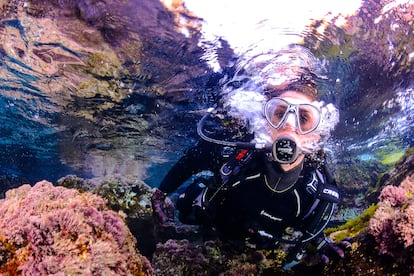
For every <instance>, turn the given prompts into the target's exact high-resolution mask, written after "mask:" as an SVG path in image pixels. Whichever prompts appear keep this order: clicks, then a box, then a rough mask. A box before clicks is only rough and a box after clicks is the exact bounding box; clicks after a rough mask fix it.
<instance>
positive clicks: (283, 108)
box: [264, 97, 321, 134]
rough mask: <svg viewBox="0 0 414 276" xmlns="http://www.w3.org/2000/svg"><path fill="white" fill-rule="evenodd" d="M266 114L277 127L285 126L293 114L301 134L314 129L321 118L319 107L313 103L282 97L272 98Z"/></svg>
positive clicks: (266, 107) (265, 108) (266, 106)
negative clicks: (290, 100)
mask: <svg viewBox="0 0 414 276" xmlns="http://www.w3.org/2000/svg"><path fill="white" fill-rule="evenodd" d="M264 115H265V117H266V120H267V121H268V122H269V124H270V125H271V126H272V127H274V128H275V129H279V128H281V127H283V126H284V125H285V124H286V123H287V122H288V119H289V118H290V117H291V116H290V115H293V117H294V123H295V125H296V128H297V129H298V130H299V133H300V134H307V133H310V132H312V131H314V130H315V129H316V128H317V127H318V125H319V122H320V120H321V112H320V110H319V108H317V107H316V106H314V105H312V104H293V103H290V102H288V101H286V100H285V99H282V98H277V97H276V98H272V99H271V100H269V101H268V102H267V103H266V105H265V107H264Z"/></svg>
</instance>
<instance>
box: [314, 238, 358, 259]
mask: <svg viewBox="0 0 414 276" xmlns="http://www.w3.org/2000/svg"><path fill="white" fill-rule="evenodd" d="M349 248H351V243H350V242H349V240H347V239H344V240H342V241H341V242H339V243H335V242H334V241H333V240H332V239H330V238H327V237H325V236H323V237H321V238H318V239H317V241H316V250H317V251H318V252H319V255H320V257H321V260H322V262H323V263H324V264H325V265H326V264H328V263H329V262H330V259H331V258H343V257H345V251H346V250H347V249H349Z"/></svg>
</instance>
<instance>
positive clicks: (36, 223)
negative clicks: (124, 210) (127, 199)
mask: <svg viewBox="0 0 414 276" xmlns="http://www.w3.org/2000/svg"><path fill="white" fill-rule="evenodd" d="M135 245H136V240H135V238H134V237H133V236H132V234H131V232H130V231H129V229H128V228H127V226H126V224H125V223H124V221H123V218H122V217H121V216H120V215H119V214H118V213H115V212H114V211H112V210H109V209H108V208H107V207H106V201H105V200H104V199H102V198H101V197H99V196H97V195H94V194H91V193H80V192H78V191H77V190H73V189H67V188H63V187H54V186H53V185H52V184H51V183H49V182H47V181H42V182H39V183H37V184H36V185H35V186H34V187H30V186H29V185H23V186H21V187H19V188H17V189H14V190H10V191H8V192H7V193H6V198H5V199H3V200H1V201H0V255H1V256H7V259H6V260H1V262H0V273H2V272H7V273H9V274H10V273H11V274H13V273H22V274H23V275H50V274H53V275H75V274H76V275H80V274H82V275H97V274H100V275H147V274H152V270H151V268H150V265H149V262H148V260H147V259H146V258H145V257H143V256H141V255H140V254H139V253H138V252H137V250H136V246H135ZM7 248H8V249H7ZM6 253H7V254H6ZM13 265H14V266H13ZM13 267H14V268H13ZM12 268H13V269H14V271H10V270H13V269H12Z"/></svg>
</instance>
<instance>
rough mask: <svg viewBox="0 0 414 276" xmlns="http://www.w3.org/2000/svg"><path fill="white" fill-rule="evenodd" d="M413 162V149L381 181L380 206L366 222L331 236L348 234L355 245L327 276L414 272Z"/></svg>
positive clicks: (355, 222) (356, 222)
mask: <svg viewBox="0 0 414 276" xmlns="http://www.w3.org/2000/svg"><path fill="white" fill-rule="evenodd" d="M413 160H414V154H413V150H412V148H411V149H409V150H408V151H407V152H406V154H405V156H404V157H403V158H402V159H401V160H400V161H399V162H397V164H396V165H395V168H394V169H393V170H391V171H390V172H389V173H387V174H385V175H384V176H386V177H383V178H382V179H381V181H380V183H381V187H379V188H378V190H379V191H380V194H379V197H378V199H377V202H378V203H377V205H372V206H371V207H370V208H369V209H367V211H368V212H365V213H364V214H363V215H362V216H364V217H363V218H361V217H358V218H356V219H355V220H353V221H349V222H347V223H346V224H345V225H344V227H342V226H339V227H338V228H337V229H336V231H333V232H332V233H330V236H331V237H332V238H334V239H335V238H338V237H343V233H347V236H351V237H352V241H353V243H352V248H351V249H350V251H349V252H347V254H346V255H345V258H344V259H341V260H335V261H334V262H333V263H332V264H330V265H329V266H327V267H325V268H324V269H323V273H324V274H325V275H357V274H358V275H361V274H362V275H366V274H369V275H393V274H394V275H409V274H411V273H412V272H413V271H414V258H413V255H414V228H413V224H414V197H413V194H414V166H413ZM374 194H375V193H372V194H371V196H372V195H374ZM355 233H356V234H355ZM354 234H355V235H354ZM339 239H342V238H339Z"/></svg>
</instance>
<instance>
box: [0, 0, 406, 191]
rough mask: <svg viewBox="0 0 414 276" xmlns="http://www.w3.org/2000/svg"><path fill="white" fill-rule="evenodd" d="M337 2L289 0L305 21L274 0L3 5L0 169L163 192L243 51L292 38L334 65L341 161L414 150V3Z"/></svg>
mask: <svg viewBox="0 0 414 276" xmlns="http://www.w3.org/2000/svg"><path fill="white" fill-rule="evenodd" d="M305 2H306V1H305ZM306 3H307V2H306ZM338 3H339V2H338ZM338 3H336V2H335V1H325V2H324V1H322V2H320V3H318V4H317V5H314V6H313V7H312V9H310V8H309V6H308V5H305V4H303V6H300V5H299V6H298V5H297V3H296V2H292V4H296V5H297V6H296V7H297V8H296V9H295V11H296V15H297V17H294V16H293V15H292V16H290V17H289V16H288V17H286V16H283V17H282V15H286V14H289V13H291V7H289V6H283V5H281V6H277V7H275V6H274V4H269V3H266V1H259V2H258V3H257V4H255V6H254V7H253V6H252V5H253V4H252V3H250V4H248V5H247V10H243V11H242V10H240V9H236V8H233V12H231V13H228V12H226V13H225V15H222V16H218V15H217V11H218V10H220V9H219V7H218V6H220V5H221V4H220V3H214V2H212V3H210V4H209V5H210V6H212V7H214V6H217V9H213V11H212V12H211V13H208V10H206V9H205V8H203V7H202V6H201V8H200V7H198V8H197V6H196V4H197V1H195V0H192V1H188V7H189V8H190V9H191V11H192V13H191V12H188V11H183V8H182V7H180V6H179V5H178V6H174V7H171V6H170V7H169V8H167V7H166V6H164V5H163V4H162V3H161V2H157V1H142V2H140V3H138V2H134V1H127V2H125V3H124V4H123V5H120V4H119V3H117V2H116V1H114V2H112V1H107V2H106V3H105V4H103V3H89V2H87V1H51V2H50V3H49V4H45V3H43V4H41V3H38V2H37V1H26V2H19V1H15V2H13V3H9V4H7V5H5V6H4V7H3V11H2V13H3V16H2V17H1V18H2V19H1V20H0V39H1V40H0V41H1V42H0V43H1V45H0V55H1V57H0V81H1V85H0V91H1V96H0V118H1V121H2V124H1V125H0V135H1V140H0V141H1V143H0V153H1V155H0V156H1V157H0V174H2V175H4V174H7V175H12V176H19V177H23V178H27V179H29V181H36V180H40V179H50V180H55V179H57V178H59V177H62V176H65V175H67V174H69V173H75V174H78V175H80V176H84V177H99V176H110V175H115V174H118V175H123V176H124V177H127V178H131V179H134V178H140V179H146V181H147V182H148V183H149V184H151V185H157V184H158V182H159V181H160V178H161V177H162V176H163V174H164V173H165V171H166V170H167V169H168V167H169V166H170V165H171V163H172V162H174V161H175V160H176V159H177V158H178V157H179V156H180V154H182V152H183V150H184V149H185V148H186V147H188V146H190V145H192V144H193V143H194V142H195V141H196V139H197V137H196V134H195V124H196V123H197V121H198V119H199V118H200V116H201V115H202V114H203V110H204V109H205V108H207V107H209V106H211V105H213V104H214V101H215V97H216V96H217V93H219V88H220V82H219V79H220V78H221V77H223V76H224V75H225V73H226V72H228V70H229V68H230V66H231V65H232V64H233V62H234V60H235V58H237V55H238V54H239V53H240V52H243V51H244V52H245V51H246V50H250V51H251V52H252V53H253V52H255V51H261V50H262V49H264V48H266V47H267V48H269V47H279V45H281V44H285V43H287V42H301V43H303V44H304V45H306V46H307V47H309V48H310V49H311V50H312V51H313V52H314V53H315V54H316V55H317V56H318V58H320V59H321V61H322V62H323V63H324V64H325V65H326V68H327V78H326V82H325V83H324V86H323V87H322V90H321V91H322V93H323V99H324V100H326V101H327V102H332V103H334V104H335V105H336V106H337V107H338V108H339V110H340V115H341V119H340V124H339V125H338V127H337V128H336V130H335V132H334V135H333V139H332V140H331V141H330V144H329V145H328V147H329V149H330V150H332V151H333V152H334V153H335V155H336V156H337V157H338V158H341V156H342V157H344V158H345V157H347V156H350V155H351V156H361V160H368V159H370V158H373V159H375V158H382V156H383V155H384V154H385V153H398V152H402V151H404V150H405V149H406V148H407V147H409V146H413V144H414V140H413V139H414V138H413V125H414V124H413V122H414V118H413V115H412V114H413V112H414V110H413V109H414V104H413V102H414V96H413V83H412V79H414V78H413V72H414V66H413V63H414V34H413V32H412V24H413V15H412V14H413V13H412V12H413V6H414V4H413V3H412V1H387V2H386V1H384V2H380V3H374V2H372V1H366V2H356V3H349V5H351V4H352V7H351V8H350V9H347V10H346V13H345V8H342V12H343V14H342V15H343V16H341V15H338V9H337V7H336V5H338ZM341 3H342V2H341ZM397 4H399V5H397ZM42 5H45V6H42ZM266 5H270V6H266ZM318 5H319V6H318ZM243 6H246V4H243ZM214 10H215V11H216V13H214ZM223 10H226V9H223ZM226 11H227V10H226ZM268 11H273V12H270V13H269V12H268ZM315 11H318V13H316V12H315ZM319 11H323V14H320V13H319ZM329 11H331V13H330V14H329ZM410 12H411V13H410ZM197 13H199V14H197ZM197 16H201V17H204V19H205V20H204V21H201V20H200V19H199V18H197ZM299 18H300V19H301V20H299ZM224 19H226V20H224ZM247 19H250V20H247ZM242 22H244V24H242ZM294 23H295V24H297V25H293V24H294ZM199 26H202V28H201V29H200V28H199ZM217 27H219V28H217ZM220 27H221V29H220ZM253 34H254V35H253ZM368 157H369V158H368ZM367 158H368V159H367Z"/></svg>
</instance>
